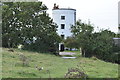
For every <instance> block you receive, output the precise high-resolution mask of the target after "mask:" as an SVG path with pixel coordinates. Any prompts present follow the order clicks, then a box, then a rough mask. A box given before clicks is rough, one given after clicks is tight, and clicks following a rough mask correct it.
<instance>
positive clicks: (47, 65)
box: [2, 48, 118, 78]
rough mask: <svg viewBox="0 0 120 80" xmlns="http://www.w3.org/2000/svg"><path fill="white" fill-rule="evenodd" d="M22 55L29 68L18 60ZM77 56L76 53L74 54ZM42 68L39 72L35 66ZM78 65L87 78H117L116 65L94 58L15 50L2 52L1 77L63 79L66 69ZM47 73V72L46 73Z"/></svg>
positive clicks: (4, 49)
mask: <svg viewBox="0 0 120 80" xmlns="http://www.w3.org/2000/svg"><path fill="white" fill-rule="evenodd" d="M21 53H23V54H24V55H25V56H26V57H27V58H28V61H29V62H28V63H29V66H25V67H23V65H22V61H21V60H20V59H19V58H20V55H19V54H21ZM76 54H78V53H76ZM36 65H37V66H39V67H43V70H41V71H39V70H37V69H36V68H35V66H36ZM77 65H80V66H81V67H82V68H83V69H84V71H85V73H86V74H87V75H88V77H89V78H117V77H118V65H117V64H112V63H109V62H104V61H101V60H98V59H97V60H94V58H83V57H78V58H76V59H63V58H61V57H60V56H55V55H50V54H43V53H37V52H29V51H23V50H18V49H15V50H14V52H9V51H8V49H6V48H3V51H2V77H3V78H49V77H51V78H64V75H65V73H66V72H67V70H68V68H71V67H76V66H77ZM48 71H49V72H48Z"/></svg>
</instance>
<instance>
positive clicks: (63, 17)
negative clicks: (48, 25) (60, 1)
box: [52, 4, 76, 39]
mask: <svg viewBox="0 0 120 80" xmlns="http://www.w3.org/2000/svg"><path fill="white" fill-rule="evenodd" d="M52 16H53V21H54V22H55V23H56V24H57V25H58V31H57V33H58V34H59V35H60V36H61V37H62V38H64V39H66V37H68V36H71V35H72V33H71V25H75V22H76V10H75V9H71V8H58V6H56V4H54V8H53V10H52Z"/></svg>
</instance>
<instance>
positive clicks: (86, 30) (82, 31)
mask: <svg viewBox="0 0 120 80" xmlns="http://www.w3.org/2000/svg"><path fill="white" fill-rule="evenodd" d="M72 32H73V35H74V36H75V38H76V40H77V43H78V44H79V47H81V50H82V56H86V57H87V56H90V53H88V52H89V49H88V46H90V44H91V39H92V38H91V36H92V32H93V26H92V25H91V24H86V23H82V22H81V20H78V21H77V22H76V24H75V26H72Z"/></svg>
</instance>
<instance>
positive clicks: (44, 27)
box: [2, 2, 60, 52]
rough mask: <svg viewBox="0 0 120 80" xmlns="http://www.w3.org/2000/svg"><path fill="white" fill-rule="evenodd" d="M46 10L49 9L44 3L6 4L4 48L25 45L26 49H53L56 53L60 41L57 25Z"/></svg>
mask: <svg viewBox="0 0 120 80" xmlns="http://www.w3.org/2000/svg"><path fill="white" fill-rule="evenodd" d="M46 10H47V7H46V6H45V5H44V4H42V2H6V3H4V5H3V13H2V18H3V19H2V20H3V23H2V27H3V32H2V35H3V37H2V39H3V47H16V46H17V45H18V44H23V45H24V49H29V50H34V51H40V52H49V51H51V47H52V48H53V51H55V50H56V48H57V47H56V46H57V45H58V43H59V41H60V39H59V36H58V35H57V33H56V30H57V29H56V28H57V25H56V24H55V23H53V20H52V19H51V18H50V17H49V15H48V14H47V13H46ZM49 49H50V50H49Z"/></svg>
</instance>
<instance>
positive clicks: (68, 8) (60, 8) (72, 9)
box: [52, 8, 76, 11]
mask: <svg viewBox="0 0 120 80" xmlns="http://www.w3.org/2000/svg"><path fill="white" fill-rule="evenodd" d="M52 10H75V11H76V9H72V8H58V9H52Z"/></svg>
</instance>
